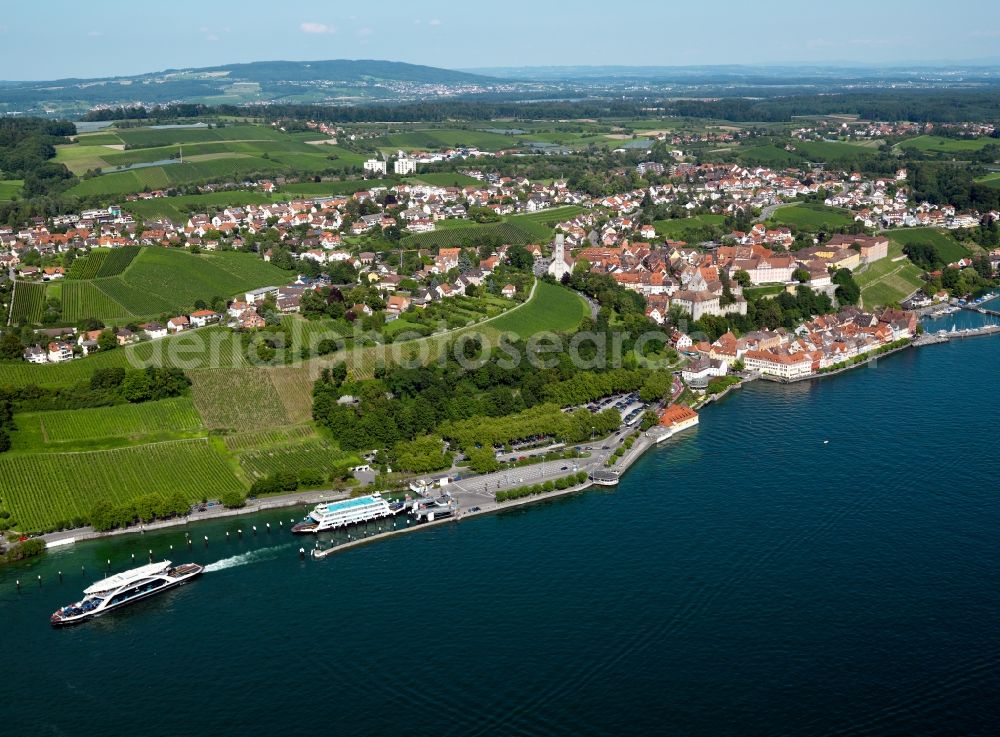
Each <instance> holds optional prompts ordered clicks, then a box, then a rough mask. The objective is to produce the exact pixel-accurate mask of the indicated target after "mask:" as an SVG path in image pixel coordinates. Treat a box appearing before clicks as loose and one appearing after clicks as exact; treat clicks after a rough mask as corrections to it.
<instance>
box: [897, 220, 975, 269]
mask: <svg viewBox="0 0 1000 737" xmlns="http://www.w3.org/2000/svg"><path fill="white" fill-rule="evenodd" d="M889 239H890V240H891V241H893V242H895V243H897V244H899V245H901V246H905V245H908V244H911V243H929V244H931V245H933V246H934V248H935V249H936V250H937V252H938V255H939V256H940V257H941V259H942V260H944V262H945V263H952V262H953V261H958V260H959V259H962V258H965V257H966V256H968V255H970V252H969V249H968V248H966V247H965V246H964V245H962V244H961V243H959V242H958V241H956V240H955V239H954V238H952V236H951V234H950V233H949V232H948V231H946V230H939V229H937V228H906V229H904V230H893V231H891V232H890V233H889Z"/></svg>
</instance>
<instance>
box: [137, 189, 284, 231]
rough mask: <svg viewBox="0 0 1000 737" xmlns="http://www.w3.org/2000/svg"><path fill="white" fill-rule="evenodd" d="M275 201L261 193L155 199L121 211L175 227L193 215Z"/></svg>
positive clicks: (236, 191) (229, 192)
mask: <svg viewBox="0 0 1000 737" xmlns="http://www.w3.org/2000/svg"><path fill="white" fill-rule="evenodd" d="M274 201H275V197H274V196H272V195H268V194H264V193H263V192H246V191H240V190H235V191H224V192H210V193H208V194H193V195H178V196H177V197H156V198H154V199H151V200H137V201H136V202H128V203H126V204H125V205H124V206H123V207H124V209H126V210H128V211H129V212H131V213H132V214H133V215H138V216H139V217H141V218H143V219H144V220H156V219H159V218H166V219H167V220H170V221H171V222H174V223H185V222H187V219H188V217H189V216H190V215H191V214H192V213H200V212H211V211H213V210H219V209H223V208H226V207H237V206H240V205H265V204H267V203H269V202H274Z"/></svg>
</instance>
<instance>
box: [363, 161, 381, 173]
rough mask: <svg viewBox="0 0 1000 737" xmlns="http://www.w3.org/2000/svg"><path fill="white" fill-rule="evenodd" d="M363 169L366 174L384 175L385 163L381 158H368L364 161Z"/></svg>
mask: <svg viewBox="0 0 1000 737" xmlns="http://www.w3.org/2000/svg"><path fill="white" fill-rule="evenodd" d="M364 170H365V173H366V174H382V175H383V176H384V175H385V173H386V165H385V162H384V161H382V160H381V159H368V161H366V162H365V163H364Z"/></svg>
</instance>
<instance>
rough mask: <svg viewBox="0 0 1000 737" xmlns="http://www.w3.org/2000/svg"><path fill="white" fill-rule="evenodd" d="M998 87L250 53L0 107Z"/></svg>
mask: <svg viewBox="0 0 1000 737" xmlns="http://www.w3.org/2000/svg"><path fill="white" fill-rule="evenodd" d="M898 89H909V90H929V89H962V90H968V91H974V90H982V91H986V92H993V91H995V90H997V89H1000V64H997V63H995V61H994V60H983V61H980V62H966V63H960V62H955V63H950V64H949V63H946V62H921V63H914V64H906V63H903V62H899V63H894V64H893V65H885V66H873V65H864V64H858V63H843V64H822V65H820V64H816V65H796V64H772V65H741V64H728V65H688V66H613V65H601V66H596V65H595V66H533V67H502V68H488V69H464V70H452V69H441V68H438V67H429V66H422V65H419V64H407V63H404V62H397V61H382V60H377V59H357V60H352V59H333V60H326V61H257V62H251V63H247V64H224V65H221V66H213V67H201V68H180V69H166V70H163V71H160V72H151V73H147V74H138V75H133V76H123V77H106V78H101V79H58V80H49V81H33V82H3V81H0V115H3V114H20V115H44V116H48V117H64V118H70V119H75V118H79V117H80V116H82V115H83V114H84V113H86V112H87V111H88V110H90V109H92V108H94V107H101V106H115V107H117V106H134V105H146V106H149V105H165V104H170V103H181V102H183V103H200V104H204V105H260V104H267V103H272V104H297V105H312V104H317V105H339V106H352V105H354V106H356V105H369V104H373V103H374V104H378V103H413V102H425V101H435V102H439V101H441V100H447V99H465V100H468V99H475V100H479V101H487V102H493V103H496V102H512V101H519V102H525V101H540V100H570V101H572V100H594V99H617V100H621V99H630V100H639V101H648V100H662V99H668V98H678V97H693V98H703V97H743V98H747V99H755V98H763V97H776V96H777V97H780V96H790V95H815V94H817V93H838V92H839V93H857V92H859V91H875V90H889V91H892V90H898Z"/></svg>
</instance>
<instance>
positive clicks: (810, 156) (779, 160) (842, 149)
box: [736, 139, 878, 167]
mask: <svg viewBox="0 0 1000 737" xmlns="http://www.w3.org/2000/svg"><path fill="white" fill-rule="evenodd" d="M785 145H786V144H784V143H774V144H765V145H759V146H745V147H742V148H740V149H738V150H737V154H736V155H737V158H739V159H740V160H741V161H745V162H747V163H754V164H762V165H764V166H773V167H785V166H799V165H802V164H803V163H805V162H807V161H814V162H815V161H822V162H826V163H830V164H847V163H850V162H853V161H857V160H859V159H862V158H869V157H872V156H876V155H877V154H878V152H877V151H876V150H875V149H872V148H870V147H868V146H859V145H857V144H854V143H843V142H841V141H799V140H797V139H789V140H788V142H787V145H788V146H791V147H792V150H791V151H789V150H787V149H786V148H785Z"/></svg>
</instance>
